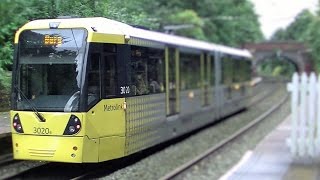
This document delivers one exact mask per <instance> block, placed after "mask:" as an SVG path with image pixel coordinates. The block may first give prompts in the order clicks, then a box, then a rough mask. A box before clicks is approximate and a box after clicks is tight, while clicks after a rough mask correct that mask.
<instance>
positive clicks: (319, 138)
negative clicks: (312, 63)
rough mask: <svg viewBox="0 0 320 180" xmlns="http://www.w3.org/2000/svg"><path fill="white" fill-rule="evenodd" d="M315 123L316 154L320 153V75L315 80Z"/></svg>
mask: <svg viewBox="0 0 320 180" xmlns="http://www.w3.org/2000/svg"><path fill="white" fill-rule="evenodd" d="M317 93H318V94H317V95H318V98H317V108H316V109H317V122H316V123H317V125H316V137H315V148H316V154H317V156H319V155H320V97H319V96H320V75H319V76H318V81H317Z"/></svg>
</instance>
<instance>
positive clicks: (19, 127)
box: [12, 114, 23, 133]
mask: <svg viewBox="0 0 320 180" xmlns="http://www.w3.org/2000/svg"><path fill="white" fill-rule="evenodd" d="M12 126H13V129H14V130H15V131H17V132H18V133H23V128H22V124H21V121H20V117H19V114H15V115H14V116H13V121H12Z"/></svg>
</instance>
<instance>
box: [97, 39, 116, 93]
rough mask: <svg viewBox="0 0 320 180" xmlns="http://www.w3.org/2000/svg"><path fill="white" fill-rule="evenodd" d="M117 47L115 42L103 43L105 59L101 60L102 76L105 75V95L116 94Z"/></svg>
mask: <svg viewBox="0 0 320 180" xmlns="http://www.w3.org/2000/svg"><path fill="white" fill-rule="evenodd" d="M116 51H117V47H116V45H113V44H104V45H103V59H102V62H101V66H102V67H103V68H102V76H103V81H102V85H103V91H104V93H103V97H104V98H112V97H115V96H116V92H117V86H118V85H117V82H118V78H117V77H118V76H117V71H118V68H117V61H116Z"/></svg>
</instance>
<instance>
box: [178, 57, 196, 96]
mask: <svg viewBox="0 0 320 180" xmlns="http://www.w3.org/2000/svg"><path fill="white" fill-rule="evenodd" d="M180 74H181V75H180V90H182V91H183V90H189V89H197V88H200V87H201V84H200V83H201V81H200V79H201V78H200V55H197V54H187V53H182V54H181V55H180Z"/></svg>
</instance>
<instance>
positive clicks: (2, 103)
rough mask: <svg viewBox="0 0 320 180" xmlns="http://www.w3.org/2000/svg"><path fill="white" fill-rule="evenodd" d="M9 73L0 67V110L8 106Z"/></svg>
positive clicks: (4, 109) (6, 108) (5, 109)
mask: <svg viewBox="0 0 320 180" xmlns="http://www.w3.org/2000/svg"><path fill="white" fill-rule="evenodd" d="M10 84H11V74H10V72H6V71H4V70H3V69H1V68H0V111H7V110H9V108H10Z"/></svg>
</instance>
